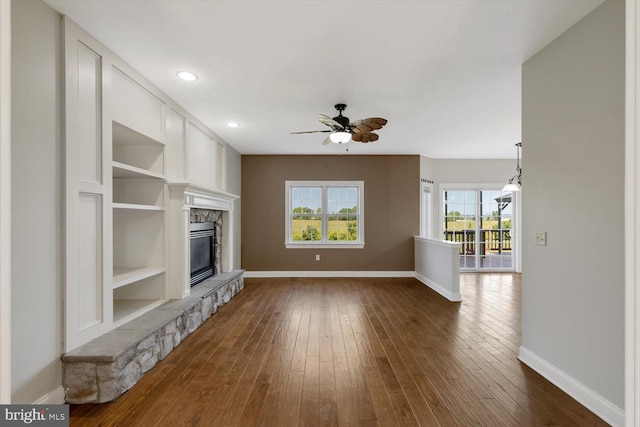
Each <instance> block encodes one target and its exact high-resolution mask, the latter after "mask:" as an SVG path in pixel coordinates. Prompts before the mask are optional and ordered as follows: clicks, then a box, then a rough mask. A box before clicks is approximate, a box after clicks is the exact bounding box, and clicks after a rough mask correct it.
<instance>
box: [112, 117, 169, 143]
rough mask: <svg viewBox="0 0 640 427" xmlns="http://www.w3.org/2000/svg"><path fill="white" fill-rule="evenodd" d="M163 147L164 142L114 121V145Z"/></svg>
mask: <svg viewBox="0 0 640 427" xmlns="http://www.w3.org/2000/svg"><path fill="white" fill-rule="evenodd" d="M158 144H160V145H162V146H164V145H165V144H164V142H162V141H158V140H156V139H153V138H151V137H149V136H147V135H143V134H141V133H140V132H138V131H135V130H133V129H131V128H130V127H128V126H125V125H123V124H122V123H119V122H116V121H115V120H114V121H113V145H158Z"/></svg>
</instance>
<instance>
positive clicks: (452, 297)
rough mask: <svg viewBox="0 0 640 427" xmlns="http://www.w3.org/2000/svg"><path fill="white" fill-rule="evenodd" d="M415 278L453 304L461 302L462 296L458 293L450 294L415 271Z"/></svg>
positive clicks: (433, 281)
mask: <svg viewBox="0 0 640 427" xmlns="http://www.w3.org/2000/svg"><path fill="white" fill-rule="evenodd" d="M415 277H416V279H418V280H419V281H421V282H422V283H424V284H425V285H427V286H428V287H430V288H431V289H433V290H434V291H436V292H437V293H439V294H440V295H442V296H443V297H445V298H446V299H448V300H449V301H453V302H460V301H462V295H461V294H460V292H451V291H449V290H448V289H446V288H445V287H444V286H442V285H440V284H438V283H437V282H436V281H435V280H431V279H429V278H428V277H426V276H423V275H422V274H420V273H418V272H417V271H416V272H415Z"/></svg>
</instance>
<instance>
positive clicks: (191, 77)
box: [176, 71, 198, 82]
mask: <svg viewBox="0 0 640 427" xmlns="http://www.w3.org/2000/svg"><path fill="white" fill-rule="evenodd" d="M176 75H177V76H178V77H180V78H181V79H182V80H184V81H187V82H194V81H196V80H198V76H196V75H195V74H193V73H190V72H189V71H178V72H177V73H176Z"/></svg>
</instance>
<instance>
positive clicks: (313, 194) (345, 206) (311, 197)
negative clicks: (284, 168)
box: [285, 181, 364, 248]
mask: <svg viewBox="0 0 640 427" xmlns="http://www.w3.org/2000/svg"><path fill="white" fill-rule="evenodd" d="M285 193H286V195H285V200H286V207H285V210H286V213H287V219H286V236H285V245H286V247H287V248H362V247H364V212H363V206H364V181H286V182H285Z"/></svg>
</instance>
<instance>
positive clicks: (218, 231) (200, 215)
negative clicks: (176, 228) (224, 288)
mask: <svg viewBox="0 0 640 427" xmlns="http://www.w3.org/2000/svg"><path fill="white" fill-rule="evenodd" d="M222 213H223V211H219V210H213V209H200V208H192V209H191V210H190V211H189V223H191V224H202V223H205V222H212V223H213V225H214V228H215V234H214V236H215V241H214V245H213V248H214V254H213V258H214V269H213V270H214V274H218V273H220V272H222Z"/></svg>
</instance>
